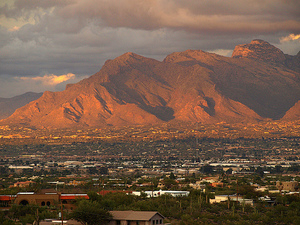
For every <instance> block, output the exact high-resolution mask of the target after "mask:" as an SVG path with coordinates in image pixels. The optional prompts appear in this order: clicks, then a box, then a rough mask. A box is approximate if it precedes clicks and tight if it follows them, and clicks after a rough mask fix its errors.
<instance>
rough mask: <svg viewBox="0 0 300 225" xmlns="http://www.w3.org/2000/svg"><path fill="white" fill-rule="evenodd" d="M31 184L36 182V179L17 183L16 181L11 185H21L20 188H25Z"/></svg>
mask: <svg viewBox="0 0 300 225" xmlns="http://www.w3.org/2000/svg"><path fill="white" fill-rule="evenodd" d="M31 184H35V182H34V181H19V182H17V183H14V184H13V185H10V186H9V187H10V188H12V187H20V188H23V187H29V186H30V185H31Z"/></svg>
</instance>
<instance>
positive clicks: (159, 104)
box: [0, 40, 300, 129]
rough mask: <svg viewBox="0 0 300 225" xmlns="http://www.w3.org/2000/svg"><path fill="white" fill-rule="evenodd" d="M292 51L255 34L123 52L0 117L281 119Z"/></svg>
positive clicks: (61, 120) (68, 122)
mask: <svg viewBox="0 0 300 225" xmlns="http://www.w3.org/2000/svg"><path fill="white" fill-rule="evenodd" d="M270 57H271V58H270ZM297 57H298V58H299V56H298V55H297V56H288V55H285V54H284V53H283V52H282V51H281V50H279V49H277V48H276V47H274V46H272V45H270V44H269V43H267V42H265V41H262V40H253V41H252V42H251V43H250V44H245V45H239V46H237V47H236V48H235V50H234V52H233V54H232V57H224V56H220V55H217V54H214V53H208V52H204V51H201V50H186V51H184V52H175V53H172V54H170V55H168V56H166V57H165V59H164V60H163V61H161V62H160V61H157V60H155V59H151V58H147V57H143V56H140V55H137V54H135V53H132V52H128V53H125V54H123V55H121V56H119V57H117V58H115V59H113V60H107V61H106V62H105V64H104V65H103V67H102V68H101V70H100V71H99V72H97V73H96V74H94V75H92V76H91V77H89V78H86V79H84V80H82V81H80V82H78V83H76V84H72V85H67V86H66V89H65V90H64V91H62V92H45V93H44V94H43V96H42V97H40V98H39V99H37V100H35V101H33V102H31V103H29V104H28V105H26V106H24V107H22V108H20V109H18V110H16V112H15V113H14V114H13V115H11V116H10V117H9V118H7V119H4V120H2V121H0V124H11V125H17V124H22V125H23V126H32V127H36V128H49V129H51V128H66V127H99V126H100V127H101V126H107V125H112V126H122V125H139V124H155V123H163V122H170V121H187V122H191V121H192V122H201V123H217V122H222V121H226V122H256V121H261V120H264V119H281V118H282V119H283V117H284V115H285V114H286V113H287V112H288V111H289V110H290V109H291V108H292V107H293V106H294V105H295V104H296V102H298V101H299V100H300V82H299V81H300V74H299V72H298V71H299V63H298V62H297V60H295V59H297ZM287 61H288V62H289V64H287V63H286V62H287ZM296 111H297V110H296ZM294 115H296V112H294V111H293V110H292V111H290V112H289V113H288V116H286V118H294ZM296 118H297V115H296Z"/></svg>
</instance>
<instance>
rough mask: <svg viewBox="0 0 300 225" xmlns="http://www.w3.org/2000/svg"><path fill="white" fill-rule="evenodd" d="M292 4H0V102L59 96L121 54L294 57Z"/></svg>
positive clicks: (296, 4) (296, 20)
mask: <svg viewBox="0 0 300 225" xmlns="http://www.w3.org/2000/svg"><path fill="white" fill-rule="evenodd" d="M299 9H300V1H299V0H243V1H241V0H226V1H224V0H0V97H2V98H9V97H13V96H16V95H20V94H23V93H25V92H28V91H33V92H44V91H46V90H49V91H62V90H64V89H65V86H66V84H67V83H76V82H78V81H80V80H81V79H83V78H86V77H88V76H91V75H93V74H95V73H96V72H98V71H99V70H100V69H101V67H102V65H103V64H104V62H105V61H106V60H108V59H114V58H116V57H118V56H119V55H122V54H124V53H126V52H134V53H136V54H139V55H142V56H145V57H150V58H155V59H157V60H163V59H164V58H165V57H166V56H167V55H168V54H171V53H173V52H178V51H184V50H187V49H194V50H197V49H199V50H203V51H208V52H214V53H217V54H220V55H224V56H231V53H232V51H233V49H234V47H235V46H236V45H239V44H246V43H249V42H250V41H251V40H253V39H262V40H265V41H267V42H269V43H270V44H273V45H275V46H276V47H278V48H279V49H281V50H282V51H283V52H284V53H286V54H289V55H296V54H297V53H298V51H299V50H300V10H299Z"/></svg>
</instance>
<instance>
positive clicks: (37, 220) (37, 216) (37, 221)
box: [36, 208, 40, 225]
mask: <svg viewBox="0 0 300 225" xmlns="http://www.w3.org/2000/svg"><path fill="white" fill-rule="evenodd" d="M39 220H40V219H39V208H37V209H36V225H39V224H40V222H39Z"/></svg>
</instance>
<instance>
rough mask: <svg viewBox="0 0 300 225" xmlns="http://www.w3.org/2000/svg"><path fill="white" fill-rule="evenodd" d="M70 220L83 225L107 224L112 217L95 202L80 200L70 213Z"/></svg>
mask: <svg viewBox="0 0 300 225" xmlns="http://www.w3.org/2000/svg"><path fill="white" fill-rule="evenodd" d="M70 216H71V218H73V219H75V220H77V221H78V222H80V223H81V224H83V225H97V224H107V223H108V222H109V220H110V219H111V218H112V215H111V214H110V213H109V212H108V211H107V210H105V209H103V208H102V207H101V205H100V204H99V203H98V202H96V201H89V200H85V199H84V200H81V201H79V203H78V207H77V208H76V209H75V210H73V212H72V213H71V215H70Z"/></svg>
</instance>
